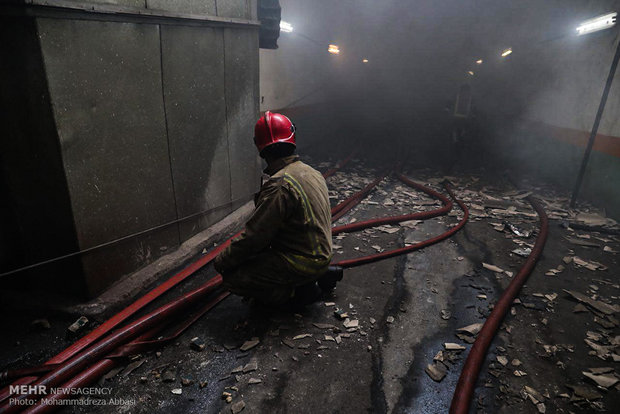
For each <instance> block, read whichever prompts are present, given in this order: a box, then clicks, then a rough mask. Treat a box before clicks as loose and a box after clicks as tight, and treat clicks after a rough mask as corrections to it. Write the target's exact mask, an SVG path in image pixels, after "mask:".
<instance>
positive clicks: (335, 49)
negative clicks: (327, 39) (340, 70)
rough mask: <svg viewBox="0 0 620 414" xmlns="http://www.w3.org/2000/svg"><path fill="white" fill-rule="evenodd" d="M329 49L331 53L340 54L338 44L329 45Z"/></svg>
mask: <svg viewBox="0 0 620 414" xmlns="http://www.w3.org/2000/svg"><path fill="white" fill-rule="evenodd" d="M327 51H328V52H329V53H331V54H332V55H339V54H340V48H339V47H338V46H337V45H329V48H327Z"/></svg>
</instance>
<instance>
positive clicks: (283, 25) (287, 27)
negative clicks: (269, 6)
mask: <svg viewBox="0 0 620 414" xmlns="http://www.w3.org/2000/svg"><path fill="white" fill-rule="evenodd" d="M280 31H282V32H285V33H291V32H292V31H293V25H292V24H290V23H289V22H285V21H284V20H280Z"/></svg>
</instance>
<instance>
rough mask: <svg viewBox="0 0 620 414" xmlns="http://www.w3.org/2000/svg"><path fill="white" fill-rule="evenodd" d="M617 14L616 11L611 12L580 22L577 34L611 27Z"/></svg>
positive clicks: (614, 23)
mask: <svg viewBox="0 0 620 414" xmlns="http://www.w3.org/2000/svg"><path fill="white" fill-rule="evenodd" d="M617 16H618V13H616V12H613V13H608V14H604V15H602V16H598V17H595V18H593V19H589V20H586V21H584V22H581V24H580V25H579V26H578V27H577V34H579V36H581V35H585V34H588V33H594V32H598V31H599V30H605V29H609V28H612V27H614V26H615V25H616V17H617Z"/></svg>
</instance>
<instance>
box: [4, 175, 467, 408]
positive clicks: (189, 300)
mask: <svg viewBox="0 0 620 414" xmlns="http://www.w3.org/2000/svg"><path fill="white" fill-rule="evenodd" d="M384 177H385V174H384V175H383V176H381V177H379V178H378V179H376V180H374V181H373V182H371V183H370V184H369V185H367V186H366V187H365V188H364V189H363V190H362V191H360V192H358V193H356V194H354V195H353V196H351V197H349V198H348V199H347V200H345V201H343V202H342V203H340V204H339V205H338V206H336V207H335V208H334V210H335V211H336V213H335V214H336V215H338V214H339V216H338V217H340V216H342V215H343V214H345V213H346V212H347V211H349V210H350V209H352V208H353V207H354V206H355V205H357V204H358V203H359V202H360V201H361V200H362V198H363V197H365V196H366V195H367V194H368V193H369V192H370V191H371V190H372V189H373V188H374V187H375V186H376V185H377V184H378V183H379V182H380V181H381V180H382V179H383V178H384ZM399 178H400V179H401V181H403V182H404V183H405V184H407V185H410V186H412V187H414V188H418V189H420V190H422V191H424V192H426V193H427V194H429V195H431V196H434V197H436V198H439V199H440V200H442V201H443V202H444V207H442V208H440V209H437V210H433V211H429V212H422V213H415V214H410V215H404V216H397V217H392V218H380V219H375V220H370V221H369V222H364V223H355V224H356V225H355V226H350V225H349V226H341V227H340V228H338V227H337V228H335V230H336V232H344V231H356V230H359V229H361V228H367V227H374V226H377V225H381V224H387V223H397V222H401V221H406V220H413V219H421V218H429V217H436V216H438V215H440V214H445V213H447V212H448V211H449V210H450V209H451V207H452V203H451V202H450V200H449V199H447V198H446V197H445V196H442V195H441V194H439V193H437V192H434V191H433V190H430V189H429V188H426V187H424V186H422V185H420V184H417V183H414V182H412V181H411V180H408V179H407V178H406V177H404V176H402V175H399ZM446 190H447V191H448V193H449V194H450V195H451V197H453V198H455V196H454V194H453V193H452V191H451V189H450V188H449V186H447V185H446ZM455 200H456V198H455ZM456 201H457V203H458V204H459V206H460V207H461V208H462V209H463V211H464V212H465V215H464V218H463V220H461V222H460V223H459V224H458V225H457V226H455V227H453V228H452V229H450V230H449V231H448V232H446V233H444V234H442V235H440V236H437V237H435V238H432V239H430V240H428V241H426V242H422V243H418V244H416V245H413V246H407V247H404V248H401V249H396V250H393V251H389V252H383V253H380V254H376V255H371V256H367V257H362V258H358V259H353V260H348V261H344V262H340V263H338V264H339V265H343V266H344V267H353V266H357V265H361V264H365V263H370V262H374V261H377V260H381V259H384V258H388V257H393V256H396V255H399V254H404V253H408V252H411V251H413V250H417V249H420V248H422V247H425V246H427V245H430V244H433V243H436V242H438V241H440V240H443V239H445V238H446V237H449V236H450V235H452V234H454V233H455V232H456V231H458V230H459V229H460V228H462V226H463V225H464V224H465V222H466V220H467V217H468V211H467V208H466V207H465V205H464V204H463V203H462V202H461V201H459V200H456ZM336 215H335V216H334V217H336ZM227 243H228V242H227ZM225 246H226V244H224V245H222V246H220V247H218V249H216V250H214V251H213V252H211V253H210V254H209V255H206V256H204V257H203V258H201V260H200V261H199V262H200V264H198V262H197V263H195V264H193V265H191V266H190V267H188V269H193V270H191V271H188V274H191V273H193V272H194V271H195V270H197V269H198V268H200V267H202V266H204V265H205V264H206V263H208V261H210V260H212V259H213V258H214V257H215V255H217V253H219V251H220V250H221V249H223V248H224V247H225ZM185 277H187V276H185ZM181 280H182V279H181ZM221 281H222V279H221V276H220V275H217V276H216V277H215V278H213V279H211V280H210V281H209V282H207V283H206V284H205V285H203V286H201V287H199V288H198V289H196V290H194V291H192V292H190V293H188V294H186V295H184V296H182V297H181V298H179V299H177V300H175V301H173V302H171V303H170V304H168V305H165V306H163V307H161V308H159V309H157V310H156V311H153V312H151V313H149V314H148V315H146V316H144V317H142V318H140V319H138V320H137V321H135V322H133V323H131V324H129V325H128V326H127V327H124V328H121V329H119V330H117V331H116V332H114V333H112V334H111V335H109V337H107V338H105V339H103V340H101V341H100V342H98V343H96V344H95V345H93V346H91V347H90V348H88V349H86V350H84V351H83V352H81V353H80V354H78V355H76V356H74V357H73V358H71V359H69V360H66V358H65V361H61V363H60V365H59V366H57V367H54V369H53V370H52V371H51V372H49V373H48V374H46V375H44V376H43V377H42V378H41V379H40V380H38V381H37V382H35V385H48V386H55V385H58V384H59V383H61V382H63V381H68V382H66V384H71V386H83V384H85V383H86V382H87V381H91V380H92V379H93V378H96V376H98V375H100V373H101V372H104V371H105V370H108V369H110V368H111V367H112V366H113V362H106V361H109V360H110V359H111V358H106V359H104V360H102V361H100V362H98V363H96V364H94V365H92V364H93V363H94V362H95V361H97V359H98V358H104V357H105V355H107V354H109V353H110V352H111V351H112V350H113V349H115V348H117V347H118V346H120V345H122V344H123V343H124V342H126V341H128V340H131V338H134V337H136V336H137V335H139V334H140V333H142V332H144V331H146V330H148V329H151V328H153V327H154V326H156V325H157V324H158V323H160V322H162V321H163V320H165V318H166V317H168V316H170V315H172V314H176V312H178V311H180V310H182V309H185V308H186V307H187V306H190V305H191V304H193V303H195V302H197V301H198V300H200V299H202V298H203V297H204V296H205V295H206V294H208V293H209V292H211V291H212V290H213V289H215V288H216V287H218V286H219V285H220V284H221ZM171 283H172V282H171ZM177 283H178V282H177ZM151 293H153V292H150V293H149V294H147V295H145V297H143V298H147V297H149V296H151V297H152V298H150V300H148V298H147V299H145V300H144V301H142V299H143V298H141V299H140V300H138V301H137V302H136V303H138V302H141V303H139V305H142V306H141V307H143V306H144V305H145V304H146V303H148V302H150V301H152V300H153V299H154V298H155V297H157V296H159V294H161V293H163V291H162V292H161V293H159V294H156V293H155V294H153V295H151ZM222 299H223V298H222ZM147 300H148V301H147ZM220 300H221V299H220ZM134 305H135V304H134ZM134 305H132V306H134ZM130 308H131V306H130ZM136 311H137V309H132V311H127V310H123V311H122V312H120V313H119V314H117V315H116V316H115V317H114V318H112V319H113V321H112V322H111V321H107V322H106V324H104V325H106V327H107V331H109V330H110V329H111V328H112V327H113V326H116V325H118V324H119V323H121V322H122V321H123V320H125V319H126V318H128V317H129V316H130V315H131V314H133V313H135V312H136ZM102 326H103V325H102ZM94 332H95V331H93V333H94ZM103 333H105V331H104V329H101V330H100V331H99V332H97V334H99V336H97V335H92V336H90V335H89V336H87V337H85V338H88V339H84V338H83V339H82V340H80V341H78V343H76V344H74V345H73V346H72V347H70V348H68V349H67V350H65V351H64V352H63V353H61V354H59V356H57V357H56V359H61V356H70V355H74V354H75V353H76V352H77V351H79V350H82V349H84V348H85V347H87V346H88V344H89V343H92V342H94V341H95V340H96V339H97V338H98V337H101V336H102V335H103ZM93 338H94V339H93ZM134 342H135V341H134ZM51 361H54V359H52V360H50V362H51ZM88 366H90V368H88V370H87V371H86V372H82V373H79V371H80V370H82V369H84V368H86V367H88ZM76 374H77V375H78V376H77V377H75V378H73V379H71V377H72V376H73V375H76ZM78 384H82V385H78ZM28 396H29V395H22V396H20V397H18V398H21V399H23V398H27V397H28ZM44 407H45V406H44ZM51 407H53V406H51ZM13 408H17V409H19V407H15V406H13V407H9V406H7V405H6V404H5V405H4V406H2V407H0V412H12V411H13ZM37 409H38V410H42V409H43V408H37Z"/></svg>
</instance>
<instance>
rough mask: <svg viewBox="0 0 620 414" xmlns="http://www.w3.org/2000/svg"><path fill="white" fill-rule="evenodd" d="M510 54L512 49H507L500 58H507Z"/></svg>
mask: <svg viewBox="0 0 620 414" xmlns="http://www.w3.org/2000/svg"><path fill="white" fill-rule="evenodd" d="M511 53H512V49H510V48H509V49H506V50H504V51H503V52H502V57H506V56H508V55H509V54H511Z"/></svg>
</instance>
